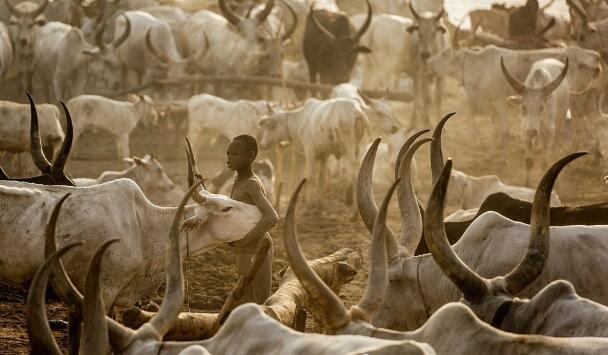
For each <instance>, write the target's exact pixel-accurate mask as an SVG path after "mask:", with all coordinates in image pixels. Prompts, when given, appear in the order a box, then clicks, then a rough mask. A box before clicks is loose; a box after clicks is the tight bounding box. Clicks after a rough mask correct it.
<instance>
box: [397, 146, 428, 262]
mask: <svg viewBox="0 0 608 355" xmlns="http://www.w3.org/2000/svg"><path fill="white" fill-rule="evenodd" d="M432 141H433V138H424V139H421V140H419V141H418V142H416V143H414V144H413V145H412V146H411V147H410V148H409V149H408V150H407V152H406V154H405V156H404V157H403V160H402V161H401V163H400V164H399V177H401V178H402V179H401V183H400V184H399V189H398V190H397V200H398V201H399V211H400V212H401V234H400V236H399V245H401V246H403V247H405V248H406V249H407V250H408V251H409V252H410V254H409V255H414V253H415V252H416V248H417V247H418V244H420V240H421V239H422V214H421V212H420V209H419V208H418V199H417V198H416V192H415V191H414V185H413V183H412V175H411V165H412V159H413V158H414V154H415V153H416V151H417V150H418V148H420V147H421V146H422V145H423V144H424V143H428V142H432Z"/></svg>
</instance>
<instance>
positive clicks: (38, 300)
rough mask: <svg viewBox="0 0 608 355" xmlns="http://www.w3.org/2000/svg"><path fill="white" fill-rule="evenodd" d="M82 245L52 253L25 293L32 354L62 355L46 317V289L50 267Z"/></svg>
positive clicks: (70, 245) (28, 333)
mask: <svg viewBox="0 0 608 355" xmlns="http://www.w3.org/2000/svg"><path fill="white" fill-rule="evenodd" d="M78 245H82V242H78V243H71V244H68V245H66V246H64V247H63V248H61V249H60V250H59V251H56V252H54V253H52V254H51V255H50V256H49V257H48V258H47V259H46V260H45V261H44V263H42V265H40V267H39V268H38V271H36V274H35V275H34V279H33V280H32V283H31V285H30V289H29V291H28V293H27V303H26V305H25V313H26V317H27V335H28V337H29V339H30V350H31V353H32V354H52V355H60V354H63V353H62V352H61V350H60V349H59V346H58V345H57V342H56V341H55V339H54V338H53V334H52V332H51V328H50V327H49V320H48V318H47V316H46V306H45V305H46V302H45V296H46V288H47V285H48V282H49V277H50V275H51V267H50V266H51V265H52V264H53V263H55V261H57V260H58V259H59V257H61V256H62V255H63V254H65V253H67V252H68V251H69V250H71V249H72V248H74V247H75V246H78Z"/></svg>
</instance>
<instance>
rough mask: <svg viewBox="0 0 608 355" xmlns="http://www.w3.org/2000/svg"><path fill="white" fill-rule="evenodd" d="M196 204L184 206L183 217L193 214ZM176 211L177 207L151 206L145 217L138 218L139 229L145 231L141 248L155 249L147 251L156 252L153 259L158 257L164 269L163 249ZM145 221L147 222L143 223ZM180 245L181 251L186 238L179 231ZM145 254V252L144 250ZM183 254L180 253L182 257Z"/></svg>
mask: <svg viewBox="0 0 608 355" xmlns="http://www.w3.org/2000/svg"><path fill="white" fill-rule="evenodd" d="M196 206H197V205H196V204H191V205H187V206H186V207H185V208H184V217H185V218H189V217H192V216H193V215H194V214H195V212H196V211H195V208H196ZM176 212H177V207H159V206H153V208H151V209H150V211H149V212H148V214H147V216H146V218H140V224H141V230H145V231H146V232H147V233H146V234H145V235H143V236H142V237H143V238H145V239H146V240H142V243H141V244H142V249H147V248H148V247H151V248H153V249H154V250H156V251H152V250H148V252H149V253H158V255H154V257H155V259H158V258H160V260H163V261H162V267H163V269H164V267H165V266H164V257H165V249H166V244H167V237H168V235H169V230H170V229H171V224H172V223H173V218H174V217H175V213H176ZM144 223H147V224H144ZM180 246H181V249H182V251H184V250H185V248H186V238H185V236H184V233H183V232H182V233H180ZM144 254H146V252H144ZM184 256H185V254H184V253H182V258H183V257H184Z"/></svg>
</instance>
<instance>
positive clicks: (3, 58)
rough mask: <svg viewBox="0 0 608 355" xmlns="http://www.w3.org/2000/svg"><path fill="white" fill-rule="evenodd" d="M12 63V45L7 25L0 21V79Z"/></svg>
mask: <svg viewBox="0 0 608 355" xmlns="http://www.w3.org/2000/svg"><path fill="white" fill-rule="evenodd" d="M12 63H13V45H12V43H11V37H10V34H9V32H8V27H7V26H6V25H5V24H4V23H2V22H0V79H2V78H4V76H5V75H6V74H7V72H8V71H9V69H10V68H11V65H12Z"/></svg>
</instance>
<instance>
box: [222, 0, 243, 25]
mask: <svg viewBox="0 0 608 355" xmlns="http://www.w3.org/2000/svg"><path fill="white" fill-rule="evenodd" d="M219 5H220V11H222V15H224V18H226V20H228V22H230V23H231V24H233V25H235V26H238V25H239V23H241V21H243V18H242V17H241V16H239V15H238V14H237V13H236V12H234V11H232V9H231V8H230V5H228V4H227V3H226V0H219Z"/></svg>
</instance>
